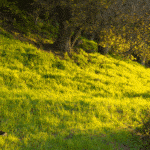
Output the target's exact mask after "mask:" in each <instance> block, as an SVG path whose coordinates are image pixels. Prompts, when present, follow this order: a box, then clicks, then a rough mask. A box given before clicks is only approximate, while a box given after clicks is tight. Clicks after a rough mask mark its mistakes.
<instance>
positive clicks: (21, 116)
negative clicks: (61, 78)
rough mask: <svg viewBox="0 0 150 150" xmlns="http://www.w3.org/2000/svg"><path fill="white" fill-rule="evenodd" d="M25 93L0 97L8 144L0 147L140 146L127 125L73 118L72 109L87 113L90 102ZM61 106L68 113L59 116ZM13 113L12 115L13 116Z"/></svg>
mask: <svg viewBox="0 0 150 150" xmlns="http://www.w3.org/2000/svg"><path fill="white" fill-rule="evenodd" d="M27 96H28V98H25V99H24V100H22V101H21V100H19V99H18V98H16V99H13V100H7V101H4V103H3V101H1V106H2V113H1V117H2V118H4V120H5V121H4V120H3V121H2V124H1V126H2V129H3V130H5V131H6V132H7V133H8V137H7V138H5V139H4V140H6V141H5V142H7V145H5V144H4V145H0V147H2V149H6V147H7V148H8V147H9V146H11V149H20V148H22V149H37V150H38V149H49V148H51V149H53V150H56V149H58V150H59V149H60V150H62V149H64V150H65V149H66V150H68V149H71V150H77V149H78V150H98V149H101V150H107V149H108V150H117V149H119V150H121V149H123V150H130V149H132V150H140V149H141V148H142V141H141V140H140V137H139V136H137V135H136V134H135V133H134V132H131V131H129V130H128V129H117V128H108V127H97V128H96V127H94V126H93V127H92V126H90V127H88V126H89V123H88V122H78V121H76V120H74V121H73V122H72V119H71V112H74V113H75V114H77V113H79V112H81V111H83V115H86V113H90V108H89V107H90V103H89V102H84V101H79V102H69V101H68V102H66V101H64V102H59V101H57V102H56V101H53V100H45V101H44V102H43V101H42V102H41V101H40V100H38V99H35V100H31V97H30V96H29V95H27ZM16 106H17V107H16ZM93 107H94V106H93ZM12 108H15V109H12ZM80 108H82V109H80ZM93 109H94V108H93ZM6 110H7V111H8V112H9V113H8V114H7V111H6ZM64 110H66V111H67V112H68V113H70V116H68V115H67V114H66V115H65V114H63V116H62V114H61V111H64ZM13 114H15V116H14V117H13V118H12V115H13ZM7 120H9V122H8V121H7ZM79 120H80V118H79ZM68 123H69V124H68ZM91 123H92V122H91ZM6 124H7V125H6ZM104 126H105V125H104ZM0 144H1V143H0Z"/></svg>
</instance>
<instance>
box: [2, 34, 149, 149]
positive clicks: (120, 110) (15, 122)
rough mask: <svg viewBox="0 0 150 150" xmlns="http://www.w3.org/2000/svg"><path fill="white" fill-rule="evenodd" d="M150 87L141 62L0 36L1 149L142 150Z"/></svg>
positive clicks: (146, 71) (146, 73)
mask: <svg viewBox="0 0 150 150" xmlns="http://www.w3.org/2000/svg"><path fill="white" fill-rule="evenodd" d="M1 33H2V32H1ZM149 91H150V69H146V68H144V67H143V66H141V65H139V64H138V63H136V62H132V61H129V60H124V61H123V60H121V59H117V58H114V57H112V56H110V55H108V56H103V55H100V54H98V53H86V52H85V51H83V49H78V53H74V54H73V56H72V58H70V57H68V55H67V54H64V59H60V58H59V57H58V56H55V55H54V54H53V53H51V52H50V51H49V52H46V51H43V50H41V49H37V48H36V47H34V46H33V45H31V44H29V43H27V42H26V43H25V42H20V41H19V40H15V39H13V38H12V37H10V36H8V34H4V33H3V34H0V110H1V112H0V118H1V128H0V130H2V131H5V132H7V133H8V136H7V137H2V136H0V148H2V149H3V150H13V149H14V150H21V149H25V150H26V149H29V150H30V149H31V150H33V149H36V150H38V149H39V150H43V149H44V150H47V149H52V150H56V149H57V150H68V149H70V150H77V149H78V150H98V149H99V150H130V149H132V150H134V149H135V150H139V149H140V148H142V147H143V146H144V144H147V143H143V142H142V140H141V138H140V137H141V136H139V135H137V132H136V129H137V128H139V129H140V128H141V127H142V125H143V122H144V121H146V119H147V117H146V114H147V113H148V111H149V110H150V94H149Z"/></svg>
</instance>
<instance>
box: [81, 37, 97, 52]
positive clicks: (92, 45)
mask: <svg viewBox="0 0 150 150" xmlns="http://www.w3.org/2000/svg"><path fill="white" fill-rule="evenodd" d="M81 39H82V41H83V43H82V44H81V45H80V46H79V47H80V48H82V49H83V50H85V51H86V52H88V53H92V52H97V51H98V46H97V43H96V42H94V41H92V40H88V39H85V38H81Z"/></svg>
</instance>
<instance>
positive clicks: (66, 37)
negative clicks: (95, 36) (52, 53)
mask: <svg viewBox="0 0 150 150" xmlns="http://www.w3.org/2000/svg"><path fill="white" fill-rule="evenodd" d="M73 31H75V32H74V35H72V33H73ZM80 34H81V30H80V29H79V30H74V28H72V27H70V26H68V23H67V22H64V23H62V24H60V27H59V35H58V37H57V39H56V41H55V42H54V47H55V48H56V49H58V50H60V51H63V52H68V54H71V52H72V49H73V47H74V44H75V42H76V40H77V39H78V37H79V36H80ZM72 37H73V38H72Z"/></svg>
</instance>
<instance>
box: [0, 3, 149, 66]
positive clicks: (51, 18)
mask: <svg viewBox="0 0 150 150" xmlns="http://www.w3.org/2000/svg"><path fill="white" fill-rule="evenodd" d="M0 7H1V9H0V10H1V11H0V18H1V20H3V25H5V23H4V22H7V23H9V24H13V25H14V26H20V29H21V31H24V30H23V28H25V32H26V31H35V30H37V31H38V28H37V24H38V22H39V21H41V20H42V21H44V22H45V23H46V24H51V27H52V26H53V27H56V28H57V29H58V30H57V32H56V33H55V34H56V35H57V36H55V39H54V44H53V47H54V48H56V49H59V50H61V51H65V52H68V54H71V53H72V52H73V49H74V47H75V46H76V45H78V43H80V42H79V39H80V37H81V36H84V37H86V38H87V39H89V40H94V41H96V42H97V43H98V52H100V53H101V54H107V53H108V52H109V51H111V50H112V49H113V52H115V53H118V54H119V55H123V56H126V57H131V56H134V57H135V58H136V59H137V60H138V61H139V62H140V63H141V64H143V65H145V64H148V63H149V60H150V53H149V46H150V43H149V41H150V40H149V28H148V26H149V20H150V17H149V16H150V14H149V10H150V4H149V3H148V2H147V1H146V0H143V1H142V2H141V3H138V1H137V0H125V1H123V2H121V1H117V0H108V1H105V0H87V1H84V0H80V1H79V0H58V1H55V0H26V1H20V0H11V1H10V0H2V1H1V4H0ZM112 41H113V42H112ZM101 43H105V44H103V45H102V44H101ZM104 45H105V46H104Z"/></svg>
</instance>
